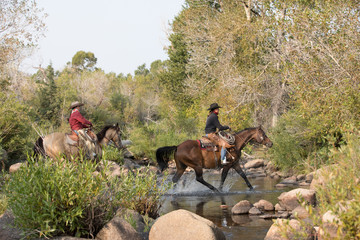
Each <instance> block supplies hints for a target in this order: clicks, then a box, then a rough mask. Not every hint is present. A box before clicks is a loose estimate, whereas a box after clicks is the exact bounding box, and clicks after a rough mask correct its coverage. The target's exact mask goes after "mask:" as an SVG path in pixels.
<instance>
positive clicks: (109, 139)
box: [104, 130, 120, 148]
mask: <svg viewBox="0 0 360 240" xmlns="http://www.w3.org/2000/svg"><path fill="white" fill-rule="evenodd" d="M116 135H118V138H119V133H118V131H117V130H115V133H114V134H113V136H112V137H111V138H110V137H109V138H107V137H106V134H105V136H104V139H106V140H107V141H108V142H109V143H114V145H115V146H113V144H110V146H111V147H115V148H120V146H119V145H118V143H116V142H114V141H113V140H112V139H114V137H115V136H116ZM119 139H120V138H119Z"/></svg>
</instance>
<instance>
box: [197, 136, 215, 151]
mask: <svg viewBox="0 0 360 240" xmlns="http://www.w3.org/2000/svg"><path fill="white" fill-rule="evenodd" d="M197 142H198V143H199V147H200V149H201V150H206V151H208V152H218V151H219V146H217V145H215V144H213V143H212V141H211V140H210V139H209V138H208V137H206V136H203V137H202V138H201V139H198V140H197Z"/></svg>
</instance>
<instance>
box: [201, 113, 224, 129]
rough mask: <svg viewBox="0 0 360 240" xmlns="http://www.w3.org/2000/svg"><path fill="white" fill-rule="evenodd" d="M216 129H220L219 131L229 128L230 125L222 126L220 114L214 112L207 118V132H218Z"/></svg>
mask: <svg viewBox="0 0 360 240" xmlns="http://www.w3.org/2000/svg"><path fill="white" fill-rule="evenodd" d="M216 129H219V131H221V130H226V129H229V127H228V126H222V125H221V124H220V122H219V118H218V116H217V115H216V114H215V113H213V112H212V113H211V114H210V115H209V116H208V118H207V119H206V126H205V134H208V133H214V132H216Z"/></svg>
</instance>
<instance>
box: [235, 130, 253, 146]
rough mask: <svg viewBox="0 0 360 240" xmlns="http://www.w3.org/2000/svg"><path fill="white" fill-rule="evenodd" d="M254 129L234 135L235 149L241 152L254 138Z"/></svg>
mask: <svg viewBox="0 0 360 240" xmlns="http://www.w3.org/2000/svg"><path fill="white" fill-rule="evenodd" d="M254 134H255V129H248V130H244V131H242V132H240V133H238V134H236V149H237V150H241V149H243V148H244V147H245V145H246V144H247V143H248V142H249V141H250V140H251V139H252V138H253V137H254Z"/></svg>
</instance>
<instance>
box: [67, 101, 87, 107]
mask: <svg viewBox="0 0 360 240" xmlns="http://www.w3.org/2000/svg"><path fill="white" fill-rule="evenodd" d="M81 106H84V104H83V103H81V102H78V101H75V102H72V103H71V105H70V109H73V108H76V107H81Z"/></svg>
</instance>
